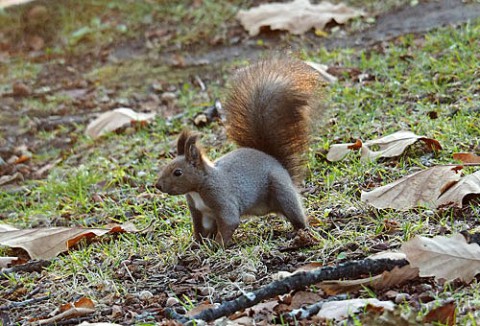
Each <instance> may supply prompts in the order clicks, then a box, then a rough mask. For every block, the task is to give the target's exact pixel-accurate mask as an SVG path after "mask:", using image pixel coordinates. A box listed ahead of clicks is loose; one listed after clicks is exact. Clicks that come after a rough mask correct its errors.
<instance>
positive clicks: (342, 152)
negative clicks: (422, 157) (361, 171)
mask: <svg viewBox="0 0 480 326" xmlns="http://www.w3.org/2000/svg"><path fill="white" fill-rule="evenodd" d="M418 140H421V141H423V142H425V143H426V144H427V145H428V146H429V147H430V148H431V149H433V150H435V151H438V150H441V149H442V146H441V145H440V143H439V142H438V141H437V140H435V139H432V138H428V137H425V136H418V135H415V134H414V133H413V132H411V131H398V132H395V133H393V134H391V135H388V136H385V137H381V138H378V139H374V140H369V141H366V142H364V143H363V144H362V143H361V141H360V140H357V142H356V143H355V144H337V145H333V146H332V147H331V148H330V150H329V152H328V154H327V159H328V160H329V161H331V162H334V161H339V160H341V159H343V158H344V157H345V156H346V155H347V154H348V153H349V152H350V151H353V150H357V149H359V148H360V149H361V159H362V160H376V159H378V158H380V157H396V156H399V155H401V154H402V153H403V152H404V151H405V149H406V148H407V147H408V146H410V145H412V144H413V143H415V142H417V141H418ZM374 146H378V148H379V150H373V149H372V147H374Z"/></svg>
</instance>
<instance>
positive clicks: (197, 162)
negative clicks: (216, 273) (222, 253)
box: [156, 58, 319, 247]
mask: <svg viewBox="0 0 480 326" xmlns="http://www.w3.org/2000/svg"><path fill="white" fill-rule="evenodd" d="M230 84H231V85H230V89H229V92H228V96H227V100H226V102H225V106H224V107H225V108H224V110H225V115H226V123H225V125H226V132H227V136H228V137H229V138H230V139H231V140H233V142H234V143H236V144H237V145H238V146H239V148H238V149H236V150H234V151H232V152H230V153H227V154H226V155H224V156H222V157H220V158H219V159H217V160H216V161H214V162H212V161H210V160H209V159H208V158H207V157H206V155H205V154H204V153H203V150H202V148H201V146H200V145H199V144H198V143H197V140H198V137H199V135H198V134H197V133H194V132H191V131H188V130H184V131H182V133H181V134H180V136H179V138H178V140H177V157H176V158H175V159H173V161H172V162H170V163H169V164H167V165H166V166H165V167H163V168H162V169H161V171H160V173H159V177H158V181H157V182H156V187H157V188H158V189H159V190H160V191H161V192H164V193H167V194H170V195H182V194H185V195H186V197H187V203H188V206H189V209H190V212H191V215H192V220H193V231H194V236H195V239H196V240H197V241H202V239H203V238H213V239H214V240H215V241H217V242H218V243H220V244H221V245H223V246H224V247H226V246H227V245H229V244H230V242H231V239H232V235H233V233H234V231H235V229H236V228H237V227H238V225H239V223H240V216H242V215H264V214H267V213H272V212H273V213H277V214H281V215H284V216H285V217H286V218H287V219H288V220H289V221H290V222H291V223H292V225H293V227H294V228H295V230H298V229H304V228H307V219H306V216H305V213H304V208H303V205H302V201H301V198H300V195H299V193H298V190H297V187H298V186H299V185H300V184H301V183H302V181H303V178H304V174H305V165H306V164H305V163H306V157H305V156H306V152H307V150H308V143H309V138H310V137H309V136H310V120H311V119H310V115H311V110H312V109H311V107H312V103H313V100H314V98H315V93H316V90H317V89H318V86H319V77H318V74H317V72H316V71H315V70H314V69H313V68H311V67H310V66H308V65H307V64H306V63H304V62H302V61H300V60H297V59H292V58H288V59H280V58H278V59H272V60H265V61H260V62H257V63H254V64H252V65H250V66H248V67H247V68H243V69H241V70H239V71H238V72H237V74H236V76H235V77H234V78H233V81H232V82H231V83H230Z"/></svg>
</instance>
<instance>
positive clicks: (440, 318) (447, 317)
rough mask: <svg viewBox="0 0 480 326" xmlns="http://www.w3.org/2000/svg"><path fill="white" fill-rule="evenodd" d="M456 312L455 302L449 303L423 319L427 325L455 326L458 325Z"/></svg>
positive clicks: (433, 310)
mask: <svg viewBox="0 0 480 326" xmlns="http://www.w3.org/2000/svg"><path fill="white" fill-rule="evenodd" d="M456 310H457V306H456V305H455V302H447V303H446V304H444V305H442V306H440V307H437V308H434V309H432V310H431V311H430V312H429V313H428V314H427V315H426V316H425V318H424V319H423V321H424V322H425V323H433V322H435V323H440V324H442V325H448V326H453V325H456Z"/></svg>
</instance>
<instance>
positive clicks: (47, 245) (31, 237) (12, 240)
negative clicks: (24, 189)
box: [0, 223, 136, 259]
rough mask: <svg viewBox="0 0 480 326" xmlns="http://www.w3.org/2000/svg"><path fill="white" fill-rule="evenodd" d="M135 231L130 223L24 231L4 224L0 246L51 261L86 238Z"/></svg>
mask: <svg viewBox="0 0 480 326" xmlns="http://www.w3.org/2000/svg"><path fill="white" fill-rule="evenodd" d="M135 231H136V229H135V227H134V226H133V225H132V224H130V223H128V224H124V225H117V226H114V227H111V228H83V227H73V228H68V227H53V228H37V229H23V230H18V229H14V228H13V229H12V227H11V226H8V225H4V224H3V225H0V244H1V245H4V246H8V247H13V248H22V249H24V250H25V251H26V252H27V253H28V254H29V255H30V258H32V259H51V258H53V257H56V256H57V255H58V254H60V253H62V252H64V251H67V250H68V249H69V248H71V247H72V246H74V245H75V244H76V243H78V242H79V241H80V240H82V239H84V238H92V237H95V236H101V235H104V234H107V233H121V232H135Z"/></svg>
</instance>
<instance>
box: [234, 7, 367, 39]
mask: <svg viewBox="0 0 480 326" xmlns="http://www.w3.org/2000/svg"><path fill="white" fill-rule="evenodd" d="M363 14H364V13H363V11H361V10H357V9H353V8H350V7H347V6H346V5H344V4H331V3H330V2H327V1H323V2H321V3H319V4H316V5H313V4H311V3H310V1H308V0H295V1H293V2H286V3H268V4H262V5H260V6H258V7H253V8H250V9H249V10H240V12H239V13H238V14H237V18H238V19H239V20H240V23H241V24H242V25H243V27H244V28H245V29H246V30H248V33H249V34H250V36H255V35H258V33H260V28H261V27H264V26H268V27H270V29H272V30H287V31H289V32H290V33H292V34H303V33H305V32H307V31H308V30H310V29H312V28H315V29H317V30H322V29H323V28H325V25H326V24H327V23H329V22H330V21H335V22H337V23H338V24H344V23H345V22H347V21H348V20H349V19H352V18H354V17H358V16H361V15H363Z"/></svg>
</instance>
